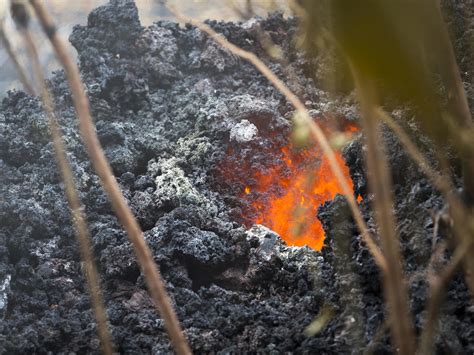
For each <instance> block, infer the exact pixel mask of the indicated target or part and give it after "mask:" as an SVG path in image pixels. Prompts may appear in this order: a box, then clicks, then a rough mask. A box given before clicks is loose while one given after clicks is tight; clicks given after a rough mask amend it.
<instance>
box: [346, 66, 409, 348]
mask: <svg viewBox="0 0 474 355" xmlns="http://www.w3.org/2000/svg"><path fill="white" fill-rule="evenodd" d="M351 70H352V73H353V76H354V79H355V82H356V88H357V92H358V95H359V101H360V103H361V111H362V112H361V113H362V122H363V129H364V135H365V141H366V144H367V151H366V159H365V160H366V166H367V172H368V174H369V187H370V189H371V191H372V192H373V194H374V202H373V208H374V211H375V218H376V221H377V225H378V227H379V229H380V236H381V242H382V250H383V252H384V255H385V257H386V259H387V268H388V269H387V273H386V274H385V275H384V276H385V277H384V293H385V299H386V302H387V306H388V313H389V323H390V325H391V331H392V339H393V341H394V345H395V346H396V348H397V349H398V351H399V352H400V353H401V354H414V353H415V337H414V329H413V323H412V320H411V317H410V312H409V307H408V293H407V290H406V285H405V282H404V276H403V268H402V265H403V258H402V255H401V252H400V245H399V237H398V235H397V232H396V222H395V218H394V215H393V212H392V206H393V196H392V190H391V189H392V181H391V177H390V173H389V168H388V163H387V158H386V156H385V152H384V150H383V142H382V141H381V139H380V135H379V130H378V115H377V105H376V100H375V91H374V90H373V86H372V83H370V82H368V81H366V80H365V79H364V78H362V77H361V76H360V75H359V73H358V72H357V71H356V70H355V69H354V68H351Z"/></svg>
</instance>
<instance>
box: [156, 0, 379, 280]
mask: <svg viewBox="0 0 474 355" xmlns="http://www.w3.org/2000/svg"><path fill="white" fill-rule="evenodd" d="M161 3H162V4H163V5H164V6H166V7H167V8H168V10H169V11H170V12H171V13H172V14H173V15H174V16H175V17H176V18H177V19H178V20H179V21H182V22H186V23H190V24H191V25H193V26H195V27H197V28H199V29H200V30H201V31H203V32H205V33H207V34H208V35H209V37H210V38H212V39H213V40H214V41H215V42H217V43H218V44H219V45H220V46H222V47H223V48H225V49H227V50H228V51H229V52H231V53H233V54H234V55H237V56H239V57H241V58H243V59H245V60H247V61H248V62H250V63H251V64H252V65H253V66H255V67H256V68H257V69H258V71H260V73H262V74H263V75H264V76H265V77H266V78H267V79H268V81H270V83H271V84H272V85H273V86H275V87H276V88H277V90H278V91H280V92H281V93H282V94H283V95H284V96H285V98H286V99H287V100H288V101H289V102H290V103H291V104H292V105H293V106H294V107H295V109H296V112H297V114H298V117H300V118H301V120H302V123H303V124H305V125H306V126H307V127H309V129H310V131H311V134H312V135H313V137H314V138H315V140H316V141H317V142H318V144H319V145H320V146H321V149H322V150H323V153H324V154H325V156H326V157H327V158H328V160H329V165H330V168H331V170H332V172H333V174H334V176H335V177H336V179H337V181H338V183H339V185H340V187H341V188H342V190H343V192H344V195H345V197H346V199H347V201H348V203H349V207H350V209H351V212H352V215H353V217H354V220H355V221H356V223H357V226H358V228H359V230H360V232H361V234H362V237H363V239H364V241H365V243H366V244H367V247H368V248H369V250H370V252H371V254H372V256H373V257H374V260H375V262H376V263H377V265H378V266H379V268H380V269H381V270H382V272H385V271H386V270H387V265H386V261H385V258H384V256H383V254H382V252H381V251H380V249H379V247H378V246H377V244H376V242H375V241H374V239H373V236H372V235H371V234H370V232H369V230H368V228H367V225H366V223H365V221H364V219H363V217H362V214H361V213H360V210H359V206H358V204H357V202H356V200H355V198H354V193H353V191H352V189H351V188H350V187H349V185H348V184H347V182H346V179H345V178H344V174H343V173H342V170H341V168H340V167H339V164H338V163H337V160H336V157H335V154H334V151H333V149H332V148H331V145H330V143H329V141H328V139H327V137H326V136H325V134H324V133H323V131H322V130H321V128H320V127H319V125H318V124H317V123H316V122H314V121H313V119H312V118H311V116H310V115H309V113H308V110H307V109H306V107H305V106H304V104H303V103H302V102H301V101H300V99H299V98H298V97H297V96H296V95H295V94H294V93H293V92H292V91H291V90H290V89H289V88H288V87H287V86H286V85H285V84H284V83H283V81H281V80H280V79H279V78H278V77H277V76H276V75H275V74H274V73H273V72H272V71H271V70H270V69H269V68H268V67H267V65H265V63H264V62H263V61H262V60H260V59H259V58H258V57H257V56H256V55H255V54H253V53H251V52H248V51H246V50H244V49H242V48H240V47H238V46H236V45H234V44H232V43H230V42H229V41H228V40H227V39H226V38H225V37H223V36H222V35H220V34H218V33H217V32H215V31H214V30H213V29H212V28H211V27H210V26H208V25H206V24H204V23H202V22H200V21H198V20H195V19H193V18H189V17H187V16H185V15H184V14H182V13H181V12H180V11H178V10H177V9H176V8H175V7H173V6H172V5H169V4H167V3H166V2H165V1H161Z"/></svg>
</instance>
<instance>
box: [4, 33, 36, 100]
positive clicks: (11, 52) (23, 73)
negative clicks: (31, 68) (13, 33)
mask: <svg viewBox="0 0 474 355" xmlns="http://www.w3.org/2000/svg"><path fill="white" fill-rule="evenodd" d="M0 39H1V41H2V42H3V46H4V47H5V50H6V51H7V53H8V56H9V57H10V60H11V61H12V63H13V65H14V66H15V69H16V71H17V73H18V78H19V79H20V82H21V84H22V85H23V88H24V89H25V91H26V92H27V94H29V95H31V96H33V95H34V94H35V90H34V89H33V86H32V85H31V84H30V81H29V80H28V77H27V75H26V71H25V69H24V68H23V66H22V65H21V63H20V60H19V59H18V55H17V54H16V52H15V51H14V50H13V46H12V44H11V42H10V39H9V38H8V36H7V34H6V33H5V29H4V27H3V24H0Z"/></svg>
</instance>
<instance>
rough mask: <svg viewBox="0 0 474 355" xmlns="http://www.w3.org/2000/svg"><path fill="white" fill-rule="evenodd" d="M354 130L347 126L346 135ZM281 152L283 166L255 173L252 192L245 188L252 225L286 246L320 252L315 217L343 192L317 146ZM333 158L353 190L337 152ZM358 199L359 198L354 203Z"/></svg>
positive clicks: (319, 232) (321, 236) (320, 231)
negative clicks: (271, 233)
mask: <svg viewBox="0 0 474 355" xmlns="http://www.w3.org/2000/svg"><path fill="white" fill-rule="evenodd" d="M354 127H355V126H353V125H351V126H349V127H346V129H345V132H346V133H352V132H354V131H356V130H357V127H355V128H354ZM281 153H282V164H281V165H279V166H276V167H274V168H271V169H269V170H266V171H265V174H263V173H262V172H258V173H257V174H256V176H254V177H253V178H254V181H256V183H255V184H253V185H252V190H250V187H248V186H247V187H246V188H245V190H244V192H245V194H246V197H245V198H246V200H249V199H250V201H251V205H252V206H253V208H254V209H255V214H254V216H255V217H254V220H253V221H252V222H253V223H257V224H263V225H265V226H267V227H268V228H271V229H272V230H274V231H275V232H277V233H278V234H279V235H280V236H281V237H282V239H284V240H285V241H286V243H287V244H288V245H293V246H304V245H308V246H309V247H311V248H313V249H316V250H321V248H322V246H323V243H324V238H325V235H324V230H323V226H322V225H321V222H320V221H319V219H318V218H317V210H318V207H319V206H320V205H321V204H323V203H324V202H325V201H328V200H332V199H334V197H335V196H336V194H338V193H339V194H342V189H341V188H340V186H339V184H338V182H337V180H336V178H335V177H334V175H333V174H332V171H331V169H330V166H329V161H328V160H327V159H326V158H325V157H324V156H323V154H322V153H321V152H320V150H319V147H317V146H314V147H312V148H310V149H306V150H300V151H296V150H294V149H292V148H291V147H290V146H287V147H283V148H282V149H281ZM336 159H337V162H338V164H339V166H340V167H341V169H342V172H343V174H344V177H345V178H346V181H347V183H348V184H349V186H350V187H351V188H353V183H352V180H351V178H350V175H349V169H348V167H347V166H346V165H345V162H344V159H343V157H342V155H341V154H340V153H339V152H336ZM262 196H264V198H262ZM252 197H253V198H254V199H255V200H252ZM259 197H260V200H259ZM361 199H362V198H361V196H360V195H359V196H358V197H357V201H360V200H361Z"/></svg>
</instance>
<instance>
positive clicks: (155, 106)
mask: <svg viewBox="0 0 474 355" xmlns="http://www.w3.org/2000/svg"><path fill="white" fill-rule="evenodd" d="M208 23H209V25H210V26H212V27H213V28H214V29H215V30H216V31H218V32H220V33H222V34H223V35H224V36H226V37H227V38H228V39H229V40H230V41H231V42H233V43H235V44H236V45H238V46H241V47H242V48H244V49H246V50H250V51H252V52H254V53H256V54H257V55H258V56H259V57H261V58H262V59H263V60H264V61H266V62H267V63H268V64H269V65H270V67H271V68H272V70H273V71H275V73H276V74H277V75H279V76H282V77H283V76H284V75H286V73H288V72H290V73H291V74H292V77H293V78H296V79H297V80H295V81H293V82H292V83H291V87H292V89H293V90H294V91H295V92H296V93H297V94H298V95H299V96H300V97H301V99H302V100H303V101H304V102H305V103H306V105H307V106H308V107H309V108H310V109H312V110H314V112H319V113H321V114H323V113H324V112H326V111H328V110H329V109H333V108H337V109H338V110H339V112H343V113H345V114H347V113H354V112H357V110H356V106H355V105H354V102H353V100H352V98H351V97H341V98H337V99H330V98H329V96H328V95H327V94H326V93H324V92H323V91H322V90H320V89H318V85H317V84H318V83H314V82H313V81H312V80H311V79H309V78H308V76H307V75H305V72H306V71H307V70H308V67H307V65H306V63H307V62H306V60H305V59H304V56H303V54H302V53H301V51H299V50H297V48H295V42H294V41H293V38H294V36H295V34H296V33H297V31H298V28H297V21H296V20H294V19H284V18H283V17H282V16H281V15H279V14H275V15H270V16H269V17H268V18H266V19H261V18H257V19H252V20H250V21H249V22H247V23H227V22H215V21H209V22H208ZM258 31H265V32H267V33H268V35H269V36H270V38H272V40H273V41H274V42H275V43H276V44H277V45H279V46H280V47H281V48H282V50H283V53H285V54H286V55H287V57H288V58H287V59H288V61H289V63H291V64H290V67H289V68H283V67H282V66H281V65H280V64H277V63H273V62H272V61H271V59H270V58H269V57H268V56H267V54H266V51H265V50H264V48H262V46H261V45H260V42H259V35H258ZM70 41H71V43H72V44H73V46H74V47H75V48H76V50H77V51H78V58H79V61H80V68H81V74H82V78H83V80H84V83H85V87H86V89H87V92H88V96H89V99H90V101H91V109H92V113H93V116H94V119H95V121H96V125H97V133H98V135H99V138H100V141H101V143H102V144H103V146H104V149H105V153H106V155H107V157H108V158H109V160H110V162H111V165H112V167H113V170H114V174H115V175H116V177H117V179H118V181H119V183H120V185H121V188H122V190H123V191H124V194H125V197H126V199H127V200H128V202H129V204H130V206H131V207H132V209H133V211H134V212H135V214H136V216H137V218H138V220H139V222H140V225H141V226H142V228H143V230H144V236H145V238H146V241H147V243H148V245H149V246H150V248H151V250H152V253H153V257H154V259H155V261H156V262H157V263H158V265H159V267H160V270H161V272H162V274H163V277H164V279H165V282H166V287H167V289H168V291H169V293H170V296H171V298H172V301H173V304H174V307H175V309H176V312H177V314H178V317H179V319H180V321H181V324H182V326H183V328H184V331H185V333H186V336H187V338H188V339H189V342H190V345H191V347H192V349H193V350H194V351H195V352H197V353H200V352H211V351H212V352H219V353H242V352H264V353H271V352H273V353H281V352H295V353H321V354H323V353H324V354H331V353H360V352H362V351H363V350H364V349H367V348H368V347H369V348H371V349H373V350H374V351H375V352H376V353H390V352H392V351H393V349H392V348H391V346H390V342H389V338H388V333H387V332H386V331H384V330H383V329H384V328H383V327H384V322H385V320H386V313H385V309H384V304H383V301H382V292H381V284H380V280H379V272H378V270H377V268H376V266H375V264H374V262H373V260H372V259H371V256H370V254H369V252H368V250H367V248H366V247H365V245H364V244H363V242H362V241H361V238H360V236H359V233H358V232H357V230H356V228H355V225H354V223H353V222H352V219H351V217H350V215H349V213H348V209H347V205H346V202H345V200H344V199H343V198H342V197H340V196H338V197H336V199H335V200H333V201H330V202H327V203H326V204H325V205H324V206H321V208H320V210H319V217H320V219H321V220H322V222H323V225H324V227H325V230H326V233H327V240H326V247H325V248H324V249H323V251H322V252H317V251H314V250H311V249H309V248H308V247H304V248H295V247H288V246H286V245H285V244H284V243H283V242H282V241H281V240H280V238H279V237H278V236H277V235H276V234H275V233H274V232H272V231H271V230H269V229H267V228H265V227H263V226H253V227H252V228H245V227H244V225H243V224H242V223H244V222H248V221H246V220H245V216H242V211H243V210H244V209H245V206H243V203H244V202H242V200H241V199H240V198H239V194H240V193H241V192H242V191H243V187H244V184H245V179H246V178H247V177H248V176H252V174H250V173H249V171H265V169H268V168H269V167H271V166H274V165H275V164H278V162H279V159H281V156H279V155H278V153H275V152H278V151H279V148H281V147H282V146H283V145H285V144H287V143H288V134H289V132H290V118H291V116H292V114H293V111H292V108H291V106H290V105H289V104H288V103H287V102H286V101H285V100H284V98H283V97H282V95H281V94H280V93H279V92H278V91H277V90H276V89H275V88H273V87H272V86H271V85H270V84H269V83H268V82H267V81H266V79H264V78H263V77H262V76H261V75H259V74H258V72H257V71H256V69H255V68H253V67H252V66H251V65H250V64H248V63H246V62H245V61H243V60H241V59H239V58H237V57H235V56H233V55H232V54H230V53H228V52H227V51H226V50H224V49H222V48H220V47H219V46H218V45H216V44H215V43H214V42H213V41H212V40H211V39H209V38H208V37H207V36H206V35H204V34H203V33H201V32H200V31H199V30H197V29H196V28H194V27H192V26H188V25H186V26H180V25H178V24H175V23H172V22H166V21H161V22H157V23H155V24H153V25H151V26H150V27H148V28H143V27H142V26H141V24H140V21H139V19H138V13H137V9H136V7H135V5H134V3H133V1H129V0H111V1H110V2H109V3H108V4H107V5H105V6H102V7H100V8H98V9H96V10H94V11H93V12H92V13H91V14H90V16H89V20H88V24H87V25H86V26H77V27H75V29H74V31H73V33H72V35H71V37H70ZM313 64H314V63H313ZM49 86H50V88H51V90H52V92H53V95H54V101H55V104H56V109H57V117H58V118H59V121H60V124H61V127H62V130H63V134H64V140H65V143H66V147H67V150H68V157H69V160H70V162H71V164H72V168H73V171H74V175H75V179H76V185H77V187H78V189H79V193H80V197H81V199H82V201H83V203H84V205H85V206H86V213H87V221H88V223H89V228H90V231H91V235H92V243H93V251H94V254H95V257H96V260H97V264H98V268H99V272H100V276H101V284H102V288H103V294H104V298H105V304H106V307H107V313H108V316H109V321H110V329H111V333H112V338H113V341H114V344H115V346H116V350H117V351H118V352H120V353H124V354H138V353H140V354H141V353H153V354H157V353H163V352H168V351H170V350H171V348H170V345H169V341H168V337H167V335H166V333H165V330H164V326H163V321H162V320H161V319H160V317H159V315H158V314H157V313H156V311H155V309H154V307H153V305H152V302H151V300H150V298H149V297H148V295H147V292H146V286H145V282H144V279H143V276H142V275H141V273H140V269H139V266H138V264H137V262H136V259H135V257H134V254H133V249H132V247H131V244H130V242H129V241H128V239H127V236H126V235H125V233H124V232H123V230H122V228H121V227H120V225H119V223H118V222H117V219H116V218H115V216H114V214H113V212H112V210H111V207H110V205H109V203H108V201H107V198H106V196H105V193H104V191H103V189H102V188H101V186H100V182H99V179H98V177H97V175H96V174H95V173H94V171H93V169H92V167H91V164H90V162H89V160H88V158H87V154H86V152H85V149H84V146H83V144H82V142H81V139H80V136H79V134H78V131H77V123H76V119H75V114H74V108H73V105H72V100H71V93H70V91H69V89H68V86H67V83H66V79H65V75H64V73H63V72H62V71H59V72H57V73H56V74H55V75H54V76H53V78H52V79H51V80H50V82H49ZM350 119H357V114H356V113H354V114H353V117H350ZM0 133H1V134H0V180H1V184H0V198H1V204H0V221H1V222H0V319H1V321H0V353H1V354H25V353H45V354H46V353H61V354H66V353H68V354H73V353H99V352H100V346H99V342H98V338H97V335H96V329H95V324H94V318H93V314H92V312H91V307H90V303H89V297H88V295H87V291H86V288H85V283H84V277H83V273H82V271H83V270H82V265H81V260H80V258H79V253H78V248H77V244H76V241H75V237H74V230H73V228H72V226H71V219H70V214H69V212H68V207H67V203H66V202H65V198H64V192H63V185H62V183H61V181H60V177H59V174H58V172H57V168H56V164H55V160H54V153H53V149H52V144H51V143H50V137H49V132H48V127H47V121H46V118H45V115H44V114H43V112H42V110H41V104H40V101H39V99H38V98H35V97H30V96H27V95H26V94H25V93H23V92H20V91H14V92H10V93H9V95H8V96H7V97H6V99H5V100H4V101H3V103H2V104H1V108H0ZM385 139H386V141H387V143H388V144H387V152H388V155H389V157H390V161H391V164H392V166H393V167H394V168H393V171H394V182H395V192H396V205H395V211H396V212H397V217H398V220H399V231H400V235H401V238H402V249H403V253H404V255H405V260H406V263H405V268H406V270H407V271H408V273H409V275H410V291H411V298H410V305H411V308H412V310H413V312H414V314H415V321H416V326H417V330H420V329H421V327H422V326H423V315H424V313H423V309H424V306H425V303H426V290H427V285H426V278H425V277H422V276H423V274H422V272H423V271H424V268H425V267H426V265H427V263H428V260H429V256H430V250H431V249H430V248H431V245H432V244H431V243H432V238H433V237H432V235H433V229H434V223H433V219H432V217H431V216H432V214H431V212H432V211H436V210H439V209H441V208H442V207H443V201H442V199H441V198H440V197H439V196H438V194H437V193H436V192H435V191H434V190H433V188H432V187H431V186H430V185H429V184H428V182H427V181H426V180H425V179H424V178H423V177H422V175H421V173H420V172H419V171H418V170H417V169H416V167H414V166H413V165H411V162H410V160H409V159H408V157H407V156H406V155H404V154H403V153H402V149H401V148H400V146H399V145H398V143H397V142H396V140H395V138H394V137H392V136H391V135H390V134H389V133H388V132H387V133H386V134H385ZM362 151H363V145H362V143H361V140H360V139H358V140H355V141H354V142H352V143H351V144H350V145H349V146H348V147H346V148H345V151H344V155H345V158H346V160H347V162H348V165H349V167H350V170H351V175H352V177H353V179H354V185H355V189H356V192H357V193H361V194H362V196H363V197H364V200H363V202H362V210H363V213H364V217H365V218H366V220H367V221H368V224H369V226H370V228H371V229H372V230H374V231H375V230H376V229H375V225H374V219H373V215H372V213H371V212H370V210H369V204H370V200H371V196H370V195H368V194H367V191H366V182H365V173H364V168H363V164H362ZM230 166H234V167H235V166H237V167H238V166H241V167H243V166H245V167H246V169H247V170H242V171H241V172H240V173H239V169H236V170H233V171H236V172H237V173H236V174H235V175H234V176H232V177H229V176H228V175H226V173H228V170H227V169H228V168H230ZM420 275H421V276H420ZM327 308H331V309H332V310H333V311H334V312H333V317H332V319H331V320H330V321H329V323H328V324H326V326H325V327H324V328H323V330H322V331H321V332H320V333H318V334H315V335H313V336H307V335H305V333H304V329H305V328H306V327H307V326H308V325H309V324H310V323H311V321H312V320H313V319H314V318H315V317H316V316H317V315H318V313H319V312H320V311H321V310H322V309H327ZM473 317H474V315H473V310H472V307H470V303H469V294H468V291H467V289H466V287H465V285H464V283H463V279H462V276H458V277H457V278H456V279H455V280H454V281H453V282H451V283H450V286H449V290H448V295H447V300H446V302H445V303H444V306H443V309H442V312H441V322H440V324H441V329H440V335H439V336H438V337H437V345H438V351H439V352H440V353H472V352H474V334H473V330H472V325H473ZM381 329H382V330H381Z"/></svg>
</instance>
